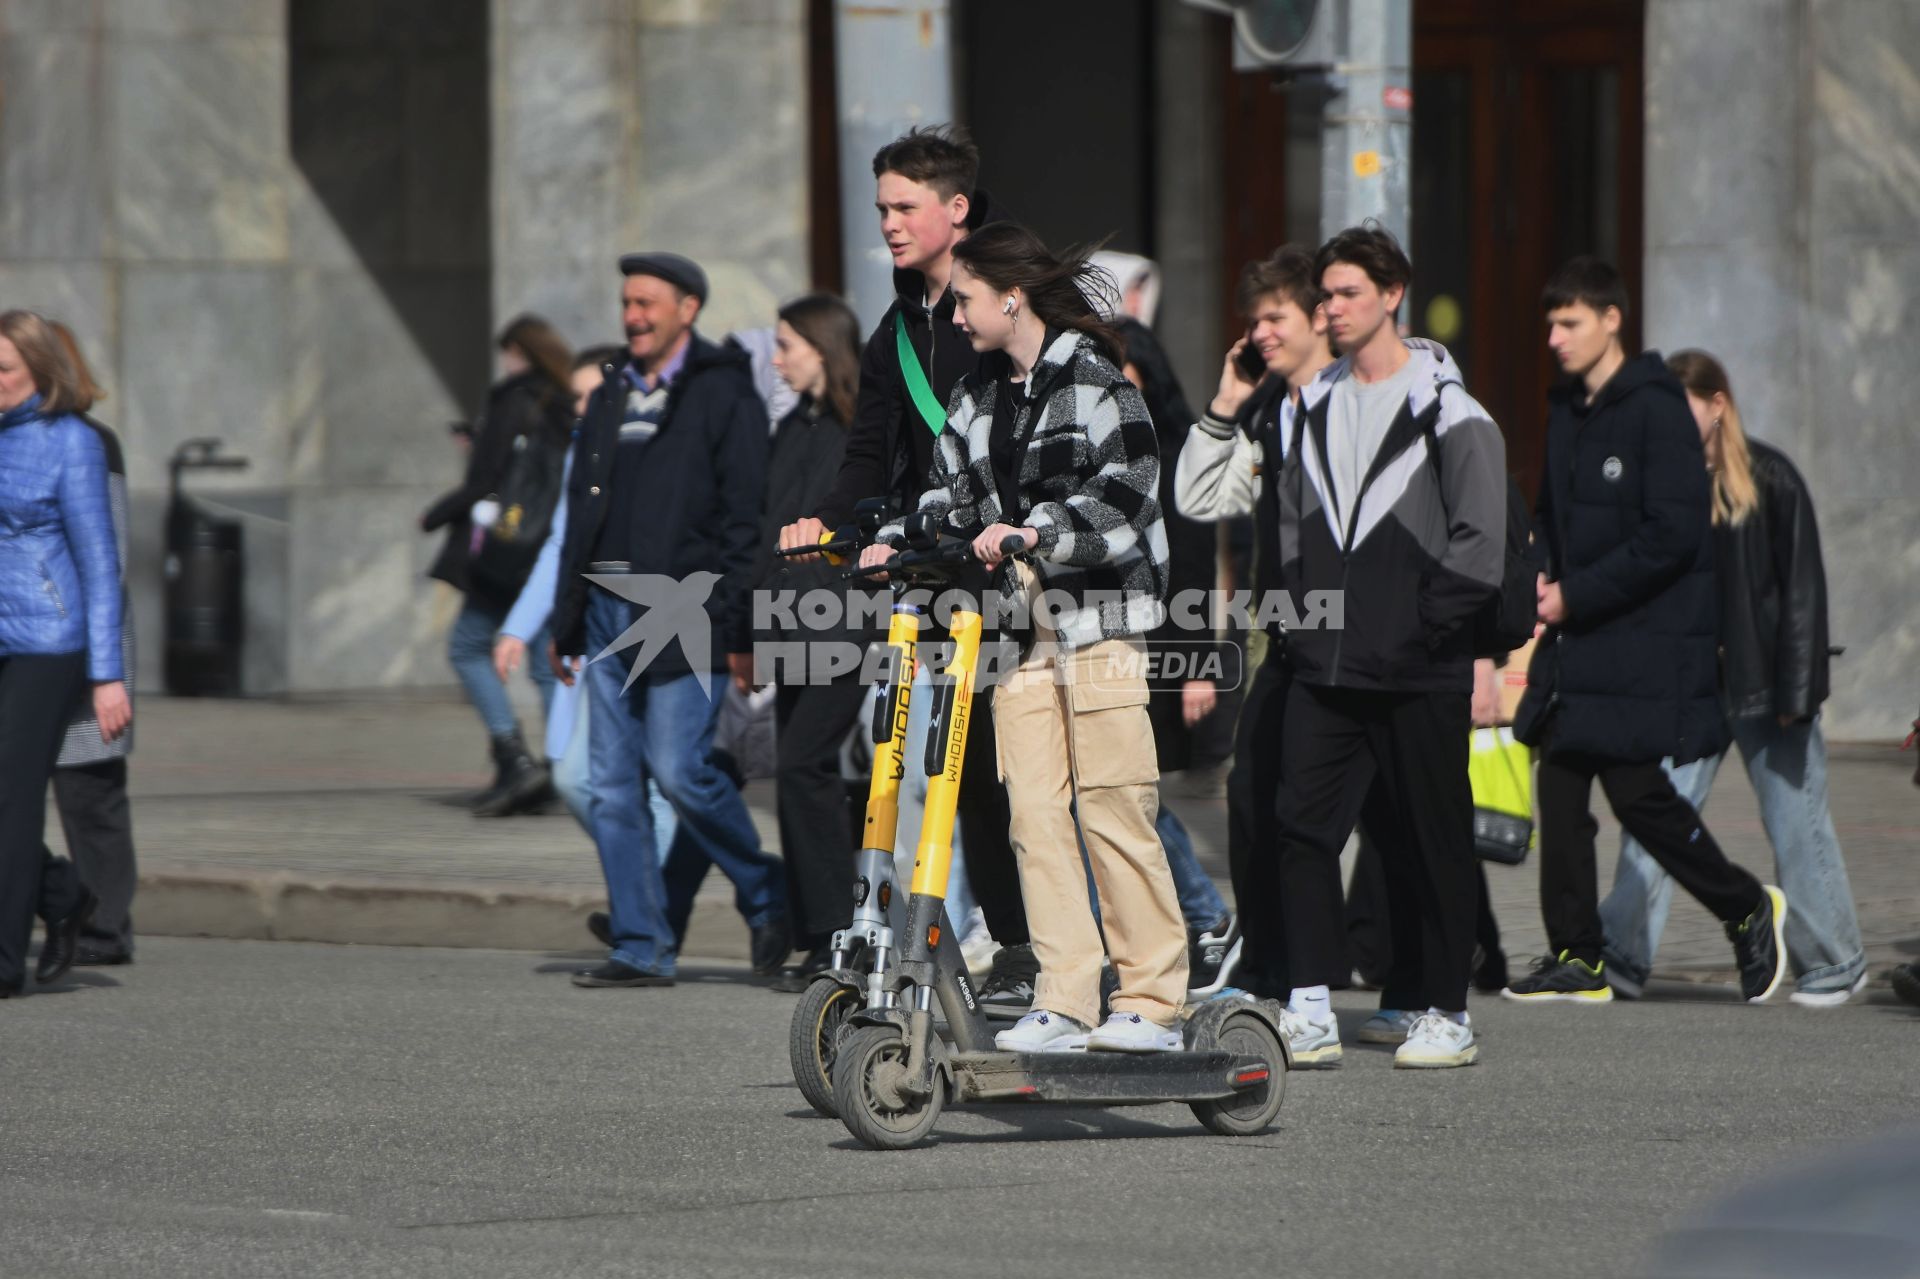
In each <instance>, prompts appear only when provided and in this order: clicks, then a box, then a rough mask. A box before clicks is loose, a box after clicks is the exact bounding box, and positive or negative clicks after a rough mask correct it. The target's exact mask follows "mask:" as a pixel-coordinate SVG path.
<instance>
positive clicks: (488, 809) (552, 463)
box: [420, 315, 573, 817]
mask: <svg viewBox="0 0 1920 1279" xmlns="http://www.w3.org/2000/svg"><path fill="white" fill-rule="evenodd" d="M498 343H499V348H500V366H501V369H502V371H503V372H504V374H505V376H504V377H502V378H501V379H500V380H499V381H498V382H496V383H495V384H494V385H493V388H492V389H491V390H490V391H488V393H487V407H486V410H485V411H484V412H483V413H482V414H481V415H480V421H479V422H478V424H477V426H476V429H475V430H474V432H473V439H472V445H471V452H470V453H469V455H468V457H467V473H466V475H465V477H464V478H462V480H461V481H460V485H459V487H458V488H455V489H453V490H452V491H450V492H448V493H447V494H445V495H444V496H442V497H441V498H440V499H439V500H438V501H436V502H435V503H434V504H433V505H432V506H430V507H428V508H427V511H426V513H425V514H424V515H422V516H421V517H420V527H421V528H422V529H423V530H424V531H426V532H429V533H431V532H434V531H435V530H437V529H441V528H445V529H446V530H447V540H446V544H445V545H443V546H442V547H441V548H440V554H439V556H438V557H436V558H435V560H434V562H433V567H432V568H431V569H430V570H428V574H427V575H428V576H429V577H433V578H437V579H438V580H440V581H442V582H446V583H447V584H448V585H450V586H452V587H454V589H456V590H458V591H459V592H460V593H461V594H462V595H464V596H466V600H465V602H464V603H463V604H462V605H461V608H460V615H459V616H458V617H457V618H456V619H454V623H453V630H452V631H451V632H449V634H448V636H447V660H448V661H449V662H450V663H451V664H452V666H453V671H454V674H455V675H457V676H459V678H460V683H461V685H462V687H464V688H465V689H466V693H467V700H468V701H470V702H472V703H473V708H474V710H476V711H477V712H479V715H480V722H481V723H482V724H484V725H485V726H486V730H487V736H488V738H489V739H490V740H491V742H492V750H493V762H494V769H495V772H494V779H493V784H492V785H491V786H489V787H488V788H487V789H486V790H485V791H484V792H482V793H481V795H480V797H479V798H478V799H477V800H476V801H475V803H474V813H475V814H476V815H478V816H482V817H503V816H506V815H507V814H509V813H512V812H517V811H520V810H521V809H524V808H528V807H531V806H533V805H534V804H536V803H538V802H539V801H540V800H541V799H543V798H544V797H545V796H546V794H547V793H548V791H549V786H548V779H547V770H546V768H545V766H544V765H542V764H540V763H539V762H538V761H536V759H535V758H534V756H533V753H532V752H531V751H529V750H528V748H527V744H526V739H525V738H524V737H522V736H521V733H520V721H519V720H518V718H517V717H515V715H514V713H513V705H512V703H511V702H509V701H508V699H507V690H506V686H505V685H504V684H503V683H502V682H501V680H500V677H499V675H498V674H497V673H496V672H495V671H494V669H493V642H494V639H495V637H496V636H498V635H499V633H500V627H501V626H502V625H503V624H504V623H505V622H506V620H507V614H508V612H510V611H511V610H512V608H513V602H514V600H515V598H517V597H518V595H519V594H520V588H521V587H522V586H523V585H525V583H526V579H527V575H528V574H529V573H531V572H532V571H533V558H534V556H533V554H532V553H529V554H527V555H526V556H525V563H524V565H521V564H520V563H519V562H518V560H515V561H514V562H513V563H512V564H511V565H505V566H503V565H501V564H499V563H496V562H495V561H494V560H492V559H487V560H485V561H482V560H480V559H478V558H476V552H477V551H478V550H479V548H480V547H481V545H482V544H483V539H484V537H485V535H486V533H487V532H488V526H490V525H493V524H494V523H495V521H496V520H498V519H499V518H500V516H501V512H500V511H499V509H498V507H499V503H498V501H497V496H498V494H499V492H500V489H501V486H502V485H503V484H504V483H505V481H506V479H507V476H508V471H509V469H510V468H511V467H512V466H513V465H514V463H515V461H516V458H517V454H518V453H519V452H520V451H522V450H538V451H539V453H540V456H541V458H542V460H544V461H545V462H546V463H547V464H548V468H549V470H550V472H551V476H552V481H553V493H552V496H554V497H558V495H559V476H560V472H561V468H562V465H563V459H564V458H565V456H566V448H567V438H568V436H569V434H570V433H571V429H572V425H573V409H572V398H573V397H572V390H571V387H570V384H569V379H570V378H571V377H572V374H573V353H572V352H571V351H569V350H568V349H567V344H566V342H565V341H564V340H563V339H562V338H561V337H560V335H559V333H557V332H556V331H555V330H554V328H553V326H552V325H550V324H548V323H547V322H546V321H545V320H542V319H540V318H539V317H538V316H534V315H522V316H519V317H517V318H516V319H514V320H513V321H512V322H511V323H509V324H508V325H507V326H506V328H504V329H502V330H501V331H500V337H499V339H498ZM529 533H530V536H529V537H528V539H527V540H528V545H529V547H530V550H531V552H537V551H538V550H539V546H540V543H541V542H542V541H544V540H545V538H546V530H545V529H544V528H541V529H536V530H530V531H529ZM503 568H504V570H505V571H506V572H507V576H505V577H504V578H503V577H502V576H501V573H502V571H503ZM533 647H534V649H535V651H536V652H537V651H539V650H540V649H542V648H544V647H545V645H544V644H543V643H536V644H534V645H533ZM527 674H528V676H529V677H531V678H532V680H533V682H534V686H535V687H536V688H538V689H539V690H540V700H541V704H542V705H543V706H544V705H546V704H548V703H551V702H552V700H553V673H552V671H551V670H550V669H549V668H548V666H547V663H546V662H544V661H540V662H529V663H527Z"/></svg>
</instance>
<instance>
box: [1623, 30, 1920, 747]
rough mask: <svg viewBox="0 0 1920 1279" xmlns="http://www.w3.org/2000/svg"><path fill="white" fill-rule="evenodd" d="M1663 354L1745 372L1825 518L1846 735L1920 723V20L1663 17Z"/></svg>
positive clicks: (1659, 100)
mask: <svg viewBox="0 0 1920 1279" xmlns="http://www.w3.org/2000/svg"><path fill="white" fill-rule="evenodd" d="M1646 48H1647V75H1646V93H1647V102H1646V107H1647V112H1646V120H1647V133H1646V191H1647V203H1646V242H1647V260H1646V280H1647V297H1646V299H1645V307H1646V332H1647V340H1648V343H1649V344H1650V345H1652V346H1656V347H1659V348H1661V349H1664V350H1673V349H1677V348H1679V347H1685V346H1697V347H1703V348H1705V349H1707V350H1709V351H1712V352H1713V353H1714V354H1716V355H1717V356H1719V357H1720V358H1721V360H1722V361H1723V362H1724V363H1725V364H1726V366H1727V370H1728V374H1729V376H1730V377H1731V378H1732V380H1733V384H1734V389H1735V392H1736V394H1737V395H1738V397H1739V399H1740V401H1741V409H1742V416H1743V418H1744V419H1745V422H1746V425H1747V428H1748V430H1749V432H1750V433H1751V434H1753V435H1754V436H1755V437H1757V438H1759V439H1763V440H1767V441H1770V442H1772V443H1775V444H1777V445H1779V446H1780V447H1781V448H1783V449H1785V450H1786V451H1787V452H1788V453H1789V454H1790V455H1791V456H1792V457H1793V459H1794V461H1795V463H1796V464H1797V465H1798V467H1799V468H1800V471H1801V473H1802V475H1803V476H1804V477H1805V478H1806V480H1807V483H1808V486H1809V487H1810V488H1811V490H1812V492H1813V498H1814V502H1815V505H1816V507H1817V509H1818V511H1819V516H1820V525H1821V534H1822V540H1823V543H1824V550H1825V552H1826V563H1827V576H1828V585H1829V590H1830V595H1831V627H1832V635H1833V642H1834V643H1835V644H1841V645H1845V646H1846V648H1847V652H1846V654H1845V655H1844V656H1843V657H1840V658H1837V659H1835V661H1834V663H1833V698H1832V700H1831V701H1830V702H1829V703H1828V706H1827V731H1828V733H1829V735H1830V736H1833V737H1837V738H1848V737H1853V738H1862V737H1867V738H1876V737H1888V736H1893V735H1895V734H1897V733H1900V732H1903V731H1904V729H1905V725H1906V722H1907V720H1909V719H1911V718H1912V716H1913V714H1914V712H1915V709H1916V707H1915V703H1916V702H1920V680H1917V679H1916V677H1915V674H1914V672H1915V670H1916V669H1920V660H1917V659H1920V614H1916V612H1915V610H1914V607H1913V601H1915V600H1916V599H1920V533H1916V531H1915V520H1914V514H1913V512H1914V502H1913V495H1912V477H1913V476H1915V475H1916V474H1920V432H1916V431H1915V430H1914V427H1913V412H1912V408H1911V399H1910V395H1909V393H1908V390H1909V388H1908V387H1907V385H1905V378H1904V376H1903V374H1904V373H1905V372H1906V369H1907V367H1908V365H1909V364H1910V363H1911V361H1910V359H1909V358H1908V357H1907V354H1906V351H1907V349H1908V348H1909V347H1910V346H1911V338H1910V337H1909V336H1908V335H1909V333H1910V331H1911V327H1912V326H1913V325H1914V324H1915V323H1916V322H1920V308H1917V307H1916V304H1915V302H1914V301H1913V299H1914V297H1915V295H1916V292H1917V291H1920V144H1917V143H1916V141H1915V140H1916V138H1920V6H1915V5H1913V4H1911V3H1908V2H1907V0H1649V4H1648V6H1647V40H1646Z"/></svg>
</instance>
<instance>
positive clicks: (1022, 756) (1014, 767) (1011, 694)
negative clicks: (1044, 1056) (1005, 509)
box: [993, 564, 1187, 1026]
mask: <svg viewBox="0 0 1920 1279" xmlns="http://www.w3.org/2000/svg"><path fill="white" fill-rule="evenodd" d="M1019 571H1020V577H1021V581H1022V583H1023V585H1026V586H1027V587H1028V589H1029V590H1031V589H1032V585H1031V584H1032V580H1033V579H1032V570H1031V569H1029V568H1028V567H1027V566H1026V565H1024V564H1023V565H1020V566H1019ZM1035 632H1036V634H1035V643H1034V648H1033V652H1032V653H1031V654H1030V655H1029V656H1028V658H1027V660H1026V661H1025V662H1023V663H1022V664H1021V665H1020V667H1019V668H1018V669H1017V670H1015V671H1014V672H1013V674H1012V675H1011V676H1010V677H1009V678H1008V680H1007V682H1006V683H1004V684H1002V685H1001V686H1000V687H998V688H997V689H995V690H994V694H993V721H994V730H995V736H996V738H997V739H998V752H999V756H998V765H999V772H1000V780H1001V781H1002V782H1003V783H1004V784H1005V785H1006V788H1007V800H1008V803H1009V805H1010V806H1011V808H1012V810H1013V824H1012V843H1013V851H1014V856H1015V858H1016V859H1017V861H1018V863H1019V867H1020V891H1021V893H1022V895H1023V896H1024V897H1025V899H1026V908H1027V930H1028V932H1029V933H1030V934H1031V935H1032V938H1033V950H1034V956H1035V958H1037V959H1038V960H1039V962H1040V979H1039V981H1038V982H1037V983H1036V984H1035V993H1034V1007H1036V1008H1044V1009H1047V1010H1049V1011H1051V1012H1056V1013H1059V1014H1061V1015H1063V1016H1066V1017H1071V1018H1073V1019H1074V1020H1076V1021H1079V1022H1081V1023H1083V1024H1085V1025H1089V1026H1095V1025H1098V1024H1099V1022H1100V959H1101V945H1100V931H1101V930H1100V927H1099V926H1096V925H1095V923H1094V922H1093V907H1092V904H1091V903H1090V902H1089V901H1088V900H1087V877H1086V873H1085V871H1084V870H1083V869H1082V865H1081V860H1080V842H1079V839H1078V838H1076V832H1075V828H1074V814H1075V811H1076V810H1077V811H1078V813H1079V819H1080V820H1079V834H1080V835H1083V836H1084V837H1085V839H1086V844H1087V854H1088V860H1089V862H1090V863H1091V864H1092V867H1093V880H1094V884H1095V886H1096V887H1097V889H1098V890H1099V893H1100V912H1101V919H1102V921H1103V923H1104V926H1105V929H1106V940H1107V946H1108V948H1109V949H1110V950H1111V953H1112V956H1113V966H1114V970H1115V972H1116V974H1117V975H1118V977H1119V979H1120V988H1119V990H1118V991H1117V992H1116V994H1115V995H1114V997H1113V1000H1112V1002H1111V1008H1112V1011H1114V1012H1127V1013H1138V1014H1140V1016H1142V1017H1144V1018H1146V1019H1147V1020H1148V1021H1152V1022H1156V1023H1158V1024H1160V1025H1163V1026H1170V1025H1172V1024H1173V1023H1174V1021H1175V1020H1176V1019H1177V1017H1178V1015H1179V1013H1180V1008H1181V1005H1182V1004H1183V1003H1184V1002H1185V1000H1186V994H1187V927H1186V923H1185V921H1184V920H1183V919H1182V918H1181V915H1180V903H1179V899H1178V898H1177V897H1176V895H1175V893H1174V888H1173V873H1172V871H1170V870H1169V869H1168V868H1167V854H1166V850H1165V849H1164V848H1162V847H1161V845H1160V836H1159V833H1158V832H1157V831H1156V830H1155V829H1154V819H1155V817H1156V816H1158V814H1159V808H1160V786H1159V781H1160V768H1159V763H1158V761H1157V759H1156V756H1155V751H1154V742H1153V725H1152V723H1151V722H1150V721H1149V720H1148V718H1147V681H1146V664H1145V658H1146V645H1145V642H1144V641H1143V640H1142V639H1141V638H1140V637H1138V636H1131V637H1129V638H1126V639H1118V640H1104V641H1102V642H1100V643H1098V644H1095V645H1093V646H1091V647H1089V648H1084V649H1080V650H1077V651H1075V652H1072V653H1062V652H1060V651H1059V649H1058V643H1057V640H1056V637H1055V636H1054V634H1053V633H1052V631H1051V630H1049V629H1048V628H1047V627H1046V626H1045V624H1044V622H1042V621H1038V620H1036V625H1035Z"/></svg>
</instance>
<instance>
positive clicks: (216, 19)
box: [95, 0, 406, 39]
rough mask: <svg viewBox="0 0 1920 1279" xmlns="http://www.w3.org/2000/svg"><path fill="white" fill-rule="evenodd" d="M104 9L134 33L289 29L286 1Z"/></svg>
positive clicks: (128, 1)
mask: <svg viewBox="0 0 1920 1279" xmlns="http://www.w3.org/2000/svg"><path fill="white" fill-rule="evenodd" d="M95 7H96V8H98V7H100V6H99V5H97V4H96V5H95ZM394 7H395V8H405V7H406V6H404V5H396V6H394ZM104 12H105V16H106V21H107V25H108V26H110V27H112V28H113V29H114V30H115V31H117V32H120V33H123V34H125V35H130V36H140V37H146V36H207V35H252V36H271V37H274V38H276V39H277V38H279V37H282V36H284V35H285V34H286V31H287V3H286V0H105V7H104Z"/></svg>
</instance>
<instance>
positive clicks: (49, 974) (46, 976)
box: [33, 884, 100, 986]
mask: <svg viewBox="0 0 1920 1279" xmlns="http://www.w3.org/2000/svg"><path fill="white" fill-rule="evenodd" d="M99 904H100V899H99V898H98V897H95V896H94V895H93V892H92V891H91V890H90V889H88V888H87V886H86V885H84V884H82V885H81V886H80V901H79V902H78V904H76V905H75V906H74V908H73V909H72V910H71V911H69V912H68V913H67V914H66V915H65V916H63V917H62V918H60V919H50V920H48V921H47V940H46V942H45V943H44V944H42V945H41V947H40V962H39V963H38V964H36V965H35V966H34V969H33V980H34V982H35V983H36V984H38V985H41V986H45V985H47V984H48V983H49V982H55V981H59V980H60V978H62V977H64V976H65V975H66V972H67V970H68V969H69V968H72V967H73V960H74V956H75V955H77V954H78V953H79V950H80V925H82V924H84V923H86V922H87V919H88V917H89V916H91V915H92V914H93V908H94V907H95V906H98V905H99Z"/></svg>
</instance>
